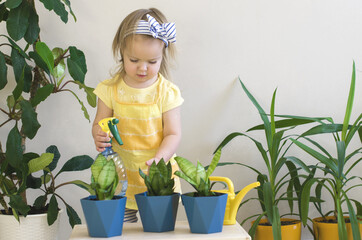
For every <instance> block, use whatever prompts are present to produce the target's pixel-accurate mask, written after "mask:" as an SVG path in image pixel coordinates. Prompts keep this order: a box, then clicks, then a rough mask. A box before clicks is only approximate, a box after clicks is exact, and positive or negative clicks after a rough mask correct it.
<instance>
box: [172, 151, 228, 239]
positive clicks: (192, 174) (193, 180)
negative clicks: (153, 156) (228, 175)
mask: <svg viewBox="0 0 362 240" xmlns="http://www.w3.org/2000/svg"><path fill="white" fill-rule="evenodd" d="M220 155H221V149H219V150H218V151H217V152H216V153H215V154H214V157H213V159H212V161H211V163H210V165H209V167H208V169H207V170H205V168H204V167H203V166H202V165H201V163H200V162H199V161H198V162H197V164H196V166H195V165H194V164H192V163H191V162H190V161H189V160H187V159H186V158H183V157H180V156H177V157H175V160H176V162H177V164H178V166H179V167H180V171H176V172H175V175H177V176H179V177H180V178H183V179H184V180H185V181H187V182H188V183H189V184H191V186H193V187H194V188H195V190H196V192H191V193H185V194H182V195H181V199H182V203H183V205H184V207H185V211H186V215H187V220H188V223H189V227H190V230H191V232H192V233H216V232H221V231H222V227H223V222H224V215H225V208H226V202H227V198H228V195H227V194H225V193H217V192H213V191H211V187H212V184H211V182H210V179H209V177H210V176H211V174H212V173H213V171H214V170H215V168H216V166H217V163H218V162H219V160H220Z"/></svg>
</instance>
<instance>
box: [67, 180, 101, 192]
mask: <svg viewBox="0 0 362 240" xmlns="http://www.w3.org/2000/svg"><path fill="white" fill-rule="evenodd" d="M67 184H74V185H76V186H78V187H80V188H83V189H85V190H87V191H88V192H89V193H90V194H91V195H95V194H96V193H95V191H94V190H93V189H92V187H91V185H89V184H88V183H85V182H83V181H81V180H74V181H70V182H67Z"/></svg>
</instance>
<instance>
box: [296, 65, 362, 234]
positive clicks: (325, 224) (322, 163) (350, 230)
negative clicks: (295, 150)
mask: <svg viewBox="0 0 362 240" xmlns="http://www.w3.org/2000/svg"><path fill="white" fill-rule="evenodd" d="M355 78H356V74H355V63H354V62H353V70H352V79H351V83H350V90H349V95H348V101H347V107H346V110H345V117H344V121H343V124H337V123H334V121H333V120H332V121H331V122H327V123H324V122H322V123H321V124H320V125H318V126H315V127H313V128H311V129H310V130H308V131H306V132H305V133H303V134H301V136H300V137H301V138H299V140H297V139H292V141H293V142H294V143H295V144H296V145H297V146H298V147H300V148H301V149H303V150H304V151H305V152H306V153H308V154H309V155H310V156H312V157H313V158H314V159H315V160H317V164H316V165H311V166H306V165H305V164H304V163H303V161H301V160H300V159H299V158H296V157H291V158H290V159H291V160H292V161H294V162H296V163H297V164H299V165H300V166H301V167H302V168H303V169H304V170H305V171H307V172H308V173H309V174H311V175H313V177H312V178H309V179H307V180H306V182H305V184H304V186H303V188H302V193H301V198H300V199H299V200H300V205H301V209H302V210H301V219H302V222H303V224H306V222H307V220H308V211H309V204H310V191H311V188H312V186H315V194H316V197H317V198H321V199H326V197H324V196H323V194H324V193H326V194H327V195H328V194H329V195H330V197H331V198H332V200H333V205H332V206H333V208H332V209H330V210H329V211H328V210H327V212H325V211H324V210H323V203H321V202H318V203H315V204H314V205H315V206H316V208H317V210H318V212H319V213H320V214H321V217H320V218H315V219H313V225H314V234H315V237H316V239H321V240H324V239H332V238H333V239H335V238H336V236H337V235H338V236H339V239H351V240H352V239H354V240H360V239H361V233H362V226H361V223H360V222H361V220H362V211H361V210H362V205H361V201H360V200H357V199H351V198H350V197H349V195H348V193H350V191H351V190H356V188H357V187H361V175H352V174H353V171H352V170H354V169H355V168H356V166H357V164H358V163H360V162H361V160H362V158H361V155H362V147H361V145H359V146H358V145H357V148H356V149H352V150H350V149H348V147H349V146H350V143H351V141H352V139H353V137H354V136H355V135H356V133H359V140H360V142H362V114H360V115H359V116H358V117H357V119H356V120H355V121H354V122H353V123H352V125H350V124H349V123H350V118H351V114H352V106H353V99H354V94H355ZM317 134H318V135H319V134H329V135H331V136H333V139H334V142H335V146H336V149H335V151H336V153H337V154H336V156H333V154H332V153H330V152H329V151H328V150H327V148H325V147H323V146H322V145H321V144H319V143H318V141H316V140H313V139H312V138H311V137H310V136H312V135H317ZM301 139H302V140H305V141H306V142H307V144H305V143H302V141H301ZM316 169H317V170H320V171H322V173H323V175H322V176H314V174H315V170H316ZM323 189H324V190H326V191H325V192H322V190H323ZM322 193H323V194H322ZM354 206H355V207H356V208H354ZM344 207H346V209H347V210H348V216H345V215H344V213H345V210H343V209H344ZM355 209H356V210H357V211H356V210H355ZM347 222H349V223H348V224H347ZM332 223H335V224H334V227H333V229H332V228H331V226H332V225H333V224H332ZM348 225H349V226H348ZM323 229H326V230H327V232H325V231H323Z"/></svg>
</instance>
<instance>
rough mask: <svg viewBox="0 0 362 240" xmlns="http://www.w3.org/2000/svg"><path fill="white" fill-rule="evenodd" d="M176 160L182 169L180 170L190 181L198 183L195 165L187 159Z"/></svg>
mask: <svg viewBox="0 0 362 240" xmlns="http://www.w3.org/2000/svg"><path fill="white" fill-rule="evenodd" d="M175 160H176V162H177V164H178V166H179V167H180V170H181V171H182V172H183V173H184V174H185V175H186V176H187V177H188V178H190V179H192V180H193V182H195V183H196V174H197V173H196V167H195V165H193V164H192V163H191V162H190V161H189V160H187V159H186V158H183V157H180V156H176V157H175Z"/></svg>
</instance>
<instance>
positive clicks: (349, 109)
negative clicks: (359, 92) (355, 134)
mask: <svg viewBox="0 0 362 240" xmlns="http://www.w3.org/2000/svg"><path fill="white" fill-rule="evenodd" d="M355 84H356V67H355V63H354V61H353V68H352V78H351V85H350V89H349V94H348V101H347V107H346V113H345V115H344V120H343V129H342V141H344V140H345V139H346V135H347V130H348V125H349V119H350V118H351V114H352V107H353V99H354V88H355Z"/></svg>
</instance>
